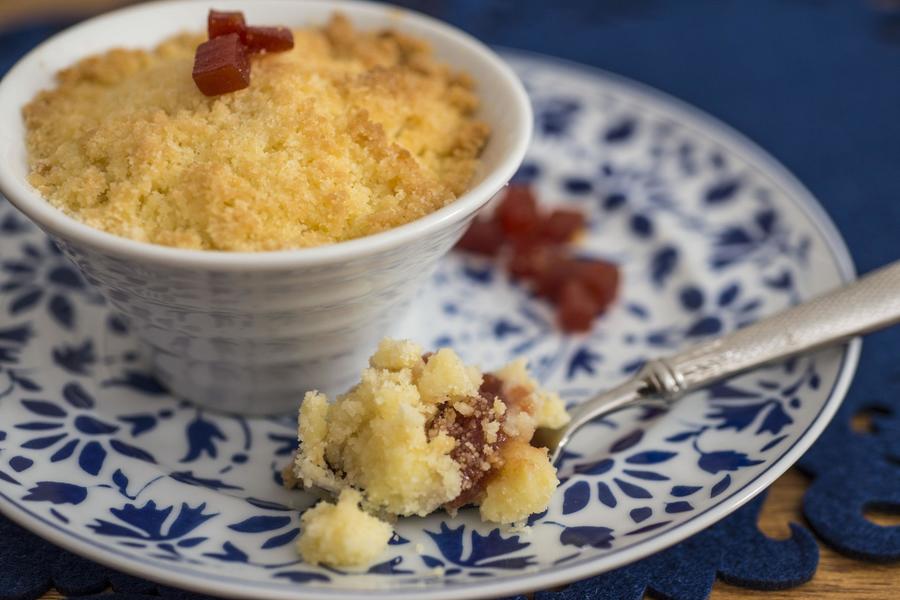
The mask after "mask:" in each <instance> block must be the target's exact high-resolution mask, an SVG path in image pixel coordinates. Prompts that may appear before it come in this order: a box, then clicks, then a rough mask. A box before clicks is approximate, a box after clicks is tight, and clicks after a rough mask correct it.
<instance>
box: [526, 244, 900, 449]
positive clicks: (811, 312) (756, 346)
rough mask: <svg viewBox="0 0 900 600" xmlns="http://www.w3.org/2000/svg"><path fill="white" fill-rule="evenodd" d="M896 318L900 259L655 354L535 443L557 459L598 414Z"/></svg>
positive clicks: (678, 393)
mask: <svg viewBox="0 0 900 600" xmlns="http://www.w3.org/2000/svg"><path fill="white" fill-rule="evenodd" d="M898 322H900V261H897V262H894V263H891V264H890V265H888V266H886V267H883V268H881V269H879V270H877V271H873V272H872V273H870V274H868V275H866V276H865V277H863V278H861V279H859V280H857V281H855V282H853V283H850V284H848V285H846V286H844V287H841V288H838V289H837V290H835V291H833V292H830V293H828V294H825V295H823V296H820V297H818V298H815V299H813V300H810V301H809V302H805V303H803V304H799V305H797V306H794V307H792V308H789V309H788V310H785V311H783V312H780V313H778V314H776V315H773V316H771V317H767V318H765V319H763V320H762V321H759V322H757V323H754V324H753V325H750V326H748V327H744V328H743V329H738V330H737V331H734V332H732V333H729V334H726V335H723V336H721V337H718V338H715V339H712V340H709V341H705V342H701V343H699V344H697V345H695V346H693V347H690V348H688V349H687V350H684V351H683V352H680V353H678V354H675V355H674V356H669V357H666V358H658V359H656V360H651V361H650V362H648V363H647V364H646V365H645V366H644V367H643V369H641V371H640V372H638V374H637V375H636V376H635V377H634V378H632V379H630V380H628V381H626V382H625V383H623V384H621V385H619V386H617V387H615V388H613V389H611V390H609V391H606V392H603V393H601V394H598V395H597V396H594V397H593V398H591V399H590V400H588V401H586V402H584V403H582V404H580V405H578V406H577V407H575V409H574V410H573V411H572V420H571V421H569V423H568V425H566V426H564V427H561V428H559V429H546V428H542V429H538V431H537V432H536V433H535V437H534V440H533V441H532V444H533V445H535V446H539V447H545V448H548V449H549V450H550V458H551V460H552V462H554V463H555V462H556V461H557V460H558V459H559V456H560V454H561V453H562V450H563V449H564V448H565V446H566V444H568V443H569V441H570V440H571V439H572V435H573V434H574V433H575V432H576V431H578V430H579V429H581V427H583V426H584V425H586V424H587V423H589V422H591V421H593V420H595V419H597V418H600V417H602V416H605V415H608V414H610V413H613V412H616V411H618V410H622V409H623V408H629V407H633V406H641V405H656V406H660V407H662V408H668V407H670V406H671V405H672V404H673V403H674V402H675V401H677V400H678V399H679V398H681V397H682V396H683V395H684V394H686V393H688V392H692V391H694V390H697V389H700V388H703V387H705V386H707V385H709V384H710V383H713V382H716V381H719V380H720V379H724V378H727V377H731V376H732V375H736V374H738V373H741V372H744V371H747V370H749V369H753V368H755V367H758V366H760V365H763V364H766V363H769V362H773V361H777V360H780V359H784V358H788V357H791V356H794V355H796V354H800V353H803V352H808V351H811V350H815V349H817V348H822V347H825V346H830V345H832V344H837V343H840V342H843V341H846V340H848V339H850V338H853V337H855V336H858V335H863V334H866V333H870V332H872V331H876V330H878V329H882V328H884V327H888V326H890V325H893V324H895V323H898Z"/></svg>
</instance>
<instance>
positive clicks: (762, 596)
mask: <svg viewBox="0 0 900 600" xmlns="http://www.w3.org/2000/svg"><path fill="white" fill-rule="evenodd" d="M128 2H129V0H29V1H28V2H21V1H20V0H0V28H2V27H4V26H9V25H15V24H17V23H21V22H24V21H25V20H28V19H31V18H35V17H38V18H39V17H41V16H45V15H65V16H69V15H72V16H74V15H78V14H82V13H84V12H90V11H97V10H103V9H108V8H112V7H115V6H116V5H122V4H126V3H128ZM806 486H807V480H806V478H805V477H804V476H803V475H802V474H801V473H800V472H799V471H797V470H795V469H792V470H790V471H788V472H787V473H786V474H785V475H784V476H782V477H781V478H780V479H779V480H778V481H777V482H776V483H775V484H774V485H773V486H772V489H771V490H770V492H769V497H768V499H767V500H766V503H765V506H764V507H763V511H762V515H761V517H760V522H759V524H760V529H761V530H762V531H763V532H765V533H767V534H768V535H770V536H772V537H775V538H780V539H783V538H786V537H787V536H788V535H789V529H788V523H790V522H792V521H793V522H798V523H803V517H802V515H801V514H800V503H801V499H802V496H803V492H804V490H805V489H806ZM870 518H871V519H872V520H873V521H875V522H877V523H880V524H884V525H898V524H900V521H898V519H897V517H896V516H891V515H871V516H870ZM897 596H900V566H897V565H884V564H870V563H865V562H861V561H857V560H853V559H851V558H847V557H845V556H841V555H840V554H837V553H836V552H834V551H833V550H831V549H830V548H827V547H821V559H820V562H819V570H818V572H817V573H816V576H815V578H814V579H813V580H812V581H810V582H809V583H806V584H805V585H802V586H800V587H798V588H794V589H791V590H784V591H776V592H772V591H768V592H756V591H750V590H745V589H742V588H738V587H734V586H730V585H728V584H725V583H722V582H716V584H715V587H714V588H713V594H712V596H711V598H712V600H734V599H737V598H742V599H747V598H750V599H753V600H806V599H816V600H885V599H889V598H893V597H897ZM60 598H62V596H61V595H59V594H58V593H56V592H50V593H48V594H47V595H46V596H44V598H43V599H42V600H58V599H60Z"/></svg>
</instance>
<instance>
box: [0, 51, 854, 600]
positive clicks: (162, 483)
mask: <svg viewBox="0 0 900 600" xmlns="http://www.w3.org/2000/svg"><path fill="white" fill-rule="evenodd" d="M510 60H511V61H512V63H513V65H514V66H515V67H516V68H517V70H518V71H519V73H520V74H521V75H522V77H523V80H524V81H525V83H526V86H527V88H528V90H529V93H530V94H531V97H532V99H533V102H534V106H535V112H536V121H537V132H536V137H535V140H534V143H533V147H532V149H531V152H530V154H529V157H528V159H527V162H526V163H525V164H524V165H523V167H522V169H521V171H520V173H519V175H518V177H519V178H520V179H522V180H525V181H528V182H530V183H531V184H533V185H534V186H535V187H536V188H537V190H538V193H539V195H540V196H541V198H542V199H544V201H545V202H548V203H560V204H566V205H571V206H577V207H579V208H580V209H582V210H584V211H585V212H586V213H587V214H588V215H589V223H590V232H589V234H588V235H587V236H586V239H585V240H584V243H583V245H582V247H581V250H580V251H582V252H583V253H584V254H585V255H590V256H598V257H603V258H605V259H608V260H612V261H615V262H618V263H620V264H621V266H622V269H623V275H624V282H625V283H624V288H623V292H622V295H621V299H620V301H619V302H618V304H617V305H616V307H615V308H614V309H613V310H611V311H610V313H609V314H607V315H606V316H604V317H603V318H602V319H601V320H599V321H598V323H597V324H596V327H595V328H594V330H593V332H591V333H590V334H586V335H578V336H564V335H560V334H559V333H558V332H557V331H556V330H555V328H554V325H553V313H552V310H551V309H550V307H548V306H547V305H545V304H544V303H543V302H541V301H540V300H538V299H536V298H534V297H532V296H531V295H530V294H529V293H528V292H527V290H525V289H523V288H521V287H519V286H518V285H516V284H514V283H512V282H510V281H509V279H508V278H507V277H506V276H505V275H504V274H503V272H502V270H500V269H498V268H496V266H495V265H494V264H492V263H491V262H490V261H486V260H483V259H481V258H478V257H474V256H464V255H451V256H449V257H447V258H446V259H445V260H444V261H443V262H442V263H441V264H440V266H439V268H438V270H437V272H436V273H435V274H434V277H433V278H432V281H431V283H430V285H429V286H428V287H427V288H426V289H425V290H423V291H422V293H421V295H420V296H419V298H418V300H417V302H416V305H415V307H414V309H413V310H412V311H411V312H410V314H409V315H408V317H407V318H406V319H405V321H404V322H403V323H402V325H398V327H397V331H396V333H397V334H398V335H406V336H410V337H413V338H416V339H418V340H419V341H420V342H422V343H423V344H426V345H427V346H429V347H434V346H452V347H454V348H455V349H457V350H458V351H459V352H460V353H461V354H462V355H463V356H464V358H466V359H467V360H469V361H472V362H475V363H478V364H481V365H482V366H484V367H486V368H490V367H496V366H499V365H501V364H502V363H504V362H506V361H508V360H510V359H511V358H513V357H517V356H526V357H528V358H529V360H530V361H531V364H532V367H533V369H534V372H535V374H536V376H537V377H538V378H539V379H540V380H541V381H542V382H543V384H544V385H546V386H548V387H550V388H553V389H557V390H559V391H560V392H561V394H562V396H563V398H564V399H565V400H566V401H567V402H568V403H572V404H574V403H577V402H579V401H581V400H584V399H585V398H586V397H588V396H589V395H590V394H592V393H594V392H595V391H598V390H600V389H603V388H604V387H607V386H609V385H611V384H612V383H614V382H616V381H617V380H619V379H621V378H624V377H627V376H628V375H630V374H631V373H633V372H634V371H636V370H637V369H638V368H639V367H640V365H641V363H642V362H643V361H644V360H646V359H647V358H648V357H652V356H655V355H659V354H661V353H667V352H672V351H674V350H676V349H678V348H680V347H682V346H683V345H685V344H688V343H691V342H692V341H695V340H699V339H703V338H704V337H706V336H710V335H715V334H719V333H722V332H725V331H728V330H730V329H734V328H736V327H741V326H743V325H746V324H747V323H750V322H752V321H754V320H755V319H758V318H759V317H760V316H762V315H765V314H768V313H771V312H774V311H776V310H779V309H781V308H784V307H785V306H788V305H790V304H791V303H793V302H796V301H799V300H801V299H803V298H806V297H809V296H811V295H813V294H815V293H818V292H821V291H824V290H826V289H828V288H831V287H833V286H835V285H838V284H839V283H840V282H841V281H842V280H845V279H847V278H848V277H849V276H851V274H852V269H851V268H850V267H849V266H848V265H849V260H848V257H847V255H846V251H845V250H844V249H843V245H842V243H841V241H840V239H839V238H837V237H836V235H835V234H834V232H833V230H832V229H831V226H830V224H829V223H828V222H827V220H826V219H825V218H824V217H823V216H822V215H821V214H820V212H819V209H818V208H817V207H816V205H815V204H814V202H813V201H812V200H811V199H810V198H809V197H808V195H807V194H806V193H805V191H804V190H803V189H802V188H800V187H799V186H798V185H797V184H796V183H795V182H794V181H793V180H792V179H791V178H790V176H788V175H787V174H786V173H784V172H783V171H782V170H781V169H780V168H779V167H778V166H777V165H775V164H774V163H772V162H771V161H770V160H769V159H767V158H766V157H765V156H764V155H762V154H761V153H760V152H759V151H758V150H756V149H755V148H754V147H752V146H751V145H749V144H747V143H746V142H744V141H743V140H741V139H739V138H737V137H736V136H734V134H732V133H730V132H729V131H727V130H726V129H724V128H722V127H721V125H718V124H716V123H714V122H712V121H709V120H707V119H706V118H705V117H703V116H702V115H697V114H695V113H693V112H691V111H690V110H689V109H686V108H684V107H682V106H680V105H679V104H678V103H677V102H675V101H673V100H671V99H667V98H663V97H660V96H658V95H656V94H654V93H651V92H648V91H645V90H642V89H640V88H639V87H638V86H635V85H633V84H630V83H627V82H622V81H619V80H617V79H615V78H613V77H611V76H607V75H603V74H599V73H593V72H589V71H586V70H580V69H577V68H574V67H566V66H562V65H559V64H555V63H548V62H545V61H543V60H540V59H535V58H533V57H530V58H529V57H524V56H511V57H510ZM0 231H2V237H0V315H2V320H0V423H2V425H0V494H2V497H3V500H2V505H3V510H4V512H6V513H7V514H10V515H13V516H19V517H21V519H22V520H23V521H24V522H25V523H26V524H29V525H31V526H33V527H35V528H36V529H38V530H39V531H40V532H42V533H44V534H45V535H48V536H52V537H53V539H55V540H56V541H57V542H59V543H63V544H65V545H67V546H68V547H70V548H72V549H76V550H79V551H82V552H85V553H87V554H90V555H91V556H92V557H93V558H96V559H100V560H103V561H105V562H108V563H112V564H113V565H114V566H116V567H118V568H122V569H130V570H132V571H134V572H139V573H141V574H144V575H146V576H149V577H156V578H164V579H167V580H168V582H170V583H173V584H180V585H188V586H190V585H194V586H197V587H200V588H205V589H207V590H210V589H215V590H216V591H217V592H218V593H224V592H230V593H231V594H243V595H245V596H248V597H255V598H262V597H281V598H287V597H291V598H314V597H329V595H334V594H337V593H342V594H351V593H352V590H353V589H360V588H364V587H371V588H374V589H376V590H381V591H377V592H367V593H366V595H368V596H373V595H374V596H379V595H381V596H383V597H396V595H397V594H398V593H408V594H410V595H415V596H416V597H419V598H425V597H463V596H467V595H474V596H477V595H479V594H483V593H488V591H491V592H497V593H511V592H513V591H517V590H521V589H525V588H539V587H540V588H546V587H548V586H549V585H552V584H553V583H555V582H560V581H563V580H570V579H574V578H577V577H582V576H585V575H588V574H591V573H596V572H600V571H602V570H608V569H611V568H614V567H616V566H619V565H621V564H624V562H627V561H629V560H634V559H636V558H639V557H640V556H644V555H646V554H648V553H651V552H653V551H655V550H658V549H660V548H663V547H665V546H667V545H669V544H672V543H674V542H676V541H678V540H679V539H682V538H683V537H685V536H687V535H689V534H690V533H693V532H694V531H696V530H697V529H699V528H700V527H702V526H704V525H707V524H709V523H711V522H713V521H714V520H715V519H717V518H721V517H722V516H724V515H725V514H727V512H729V511H730V510H733V509H734V508H736V507H737V506H738V505H739V504H740V503H742V502H743V501H746V500H747V499H749V498H750V497H751V496H752V495H753V494H754V493H755V492H757V491H759V490H760V489H762V487H764V485H765V483H767V482H768V481H771V480H772V479H773V478H774V477H775V476H777V474H779V473H780V471H781V470H783V469H785V468H786V467H787V466H788V464H790V462H792V461H793V460H795V459H796V456H797V455H798V454H799V452H800V451H802V450H803V449H804V448H805V447H807V446H808V445H809V444H810V443H811V442H812V440H813V439H814V437H815V436H816V435H817V434H818V432H819V431H820V430H821V428H822V427H824V425H825V423H826V422H827V420H828V418H830V415H831V414H832V413H833V411H834V410H835V408H836V407H837V404H838V403H839V402H840V400H841V397H842V395H843V392H844V388H845V386H846V383H847V379H848V377H849V375H850V374H851V373H852V370H853V367H854V365H855V357H856V350H857V348H856V347H855V346H853V347H851V348H850V349H849V350H845V349H832V350H829V351H825V352H820V353H817V354H815V355H811V356H807V357H803V358H799V359H796V360H792V361H789V362H787V363H783V364H779V365H774V366H771V367H767V368H765V369H761V370H759V371H757V372H754V373H752V374H748V375H746V376H743V377H740V378H737V379H734V380H732V381H729V382H726V383H721V384H718V385H715V386H713V387H711V388H710V389H708V390H706V391H704V392H702V393H698V394H694V395H692V396H690V397H688V398H686V399H685V400H684V401H683V402H681V403H680V404H679V405H678V406H677V407H676V408H675V409H674V410H672V411H671V412H669V413H666V414H660V413H658V412H656V411H651V410H635V411H629V412H625V413H622V414H619V415H616V416H615V417H613V418H610V419H606V420H603V421H600V422H597V423H595V424H594V425H592V426H590V427H589V428H588V429H587V430H586V431H585V432H584V434H583V435H580V436H579V437H578V439H577V440H576V443H575V444H574V445H573V447H572V448H571V449H570V450H569V452H567V453H566V455H565V457H564V461H563V464H562V466H561V469H560V479H561V482H562V483H561V485H560V488H559V491H558V493H557V494H556V496H555V497H554V499H553V501H552V503H551V506H550V508H549V509H548V511H547V512H546V513H544V514H541V515H535V516H534V517H533V518H532V519H531V520H530V523H529V524H530V525H531V527H530V528H528V529H527V530H519V531H513V530H505V529H498V528H494V527H490V526H487V525H484V524H481V523H480V522H479V521H478V519H477V515H476V514H474V513H473V512H471V511H463V512H462V513H461V514H460V515H459V516H458V517H456V518H453V519H451V518H449V517H448V516H446V515H433V516H431V517H428V518H425V519H407V520H403V521H401V522H400V523H398V525H397V527H396V535H395V536H394V538H393V539H392V541H391V545H390V547H389V548H390V549H389V552H386V553H385V555H384V557H383V558H384V560H383V561H382V562H380V563H379V564H376V565H373V566H371V567H370V568H368V569H365V570H362V571H343V570H338V569H331V568H321V567H315V566H311V565H306V564H303V563H302V562H301V561H300V560H299V558H298V557H297V555H296V553H295V550H294V545H293V542H294V541H295V540H296V538H297V536H298V535H299V528H298V517H299V513H300V511H301V510H302V509H304V508H305V507H307V506H309V505H310V504H311V503H312V501H313V499H312V498H310V497H309V496H307V495H306V494H304V493H301V492H289V491H286V490H284V489H283V488H282V487H281V485H280V484H281V475H280V470H281V469H282V468H283V467H284V465H285V464H287V462H288V460H289V458H290V456H291V453H292V451H293V449H294V447H295V431H294V429H295V426H294V423H293V421H294V419H293V418H292V417H285V418H283V419H244V418H241V417H235V416H224V415H219V414H213V413H210V412H207V411H203V410H200V409H198V408H196V407H194V406H192V405H191V404H190V403H187V402H184V401H180V400H178V399H175V398H172V397H171V396H169V395H168V394H167V393H166V391H165V390H164V389H163V388H161V387H160V386H159V385H158V384H157V383H156V381H155V380H154V379H153V377H152V376H151V375H150V374H149V373H147V372H146V371H145V370H144V368H143V367H142V365H141V361H140V357H139V355H138V353H137V351H136V348H135V341H134V339H133V338H132V337H131V336H130V335H129V333H128V325H127V323H124V322H123V321H121V320H120V319H118V318H117V317H116V316H114V315H112V314H110V313H109V312H108V310H107V309H106V308H105V307H104V306H103V303H102V300H101V299H100V298H99V297H98V296H97V295H96V294H95V293H94V292H93V291H92V290H91V289H90V287H88V286H87V285H86V284H85V283H84V282H83V281H82V280H81V278H80V277H79V276H78V274H77V273H76V271H75V270H74V269H73V268H72V267H70V266H69V265H68V264H67V263H66V261H65V259H64V258H63V257H62V256H61V255H60V254H59V252H58V251H57V250H56V249H55V248H54V247H53V246H52V244H50V243H49V242H48V241H47V240H46V238H45V237H44V236H43V234H42V233H40V232H39V231H37V230H36V229H35V228H33V227H32V226H31V225H29V224H27V223H26V222H25V221H24V219H23V218H22V217H20V216H19V215H18V214H17V213H15V211H14V210H13V209H12V208H11V207H10V206H9V205H8V204H6V203H5V202H4V203H3V204H0ZM301 584H302V585H301ZM211 585H213V586H214V585H219V587H218V588H215V587H213V588H211V587H210V586H211ZM222 586H226V587H222ZM476 586H477V587H476ZM344 597H347V596H344Z"/></svg>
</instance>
